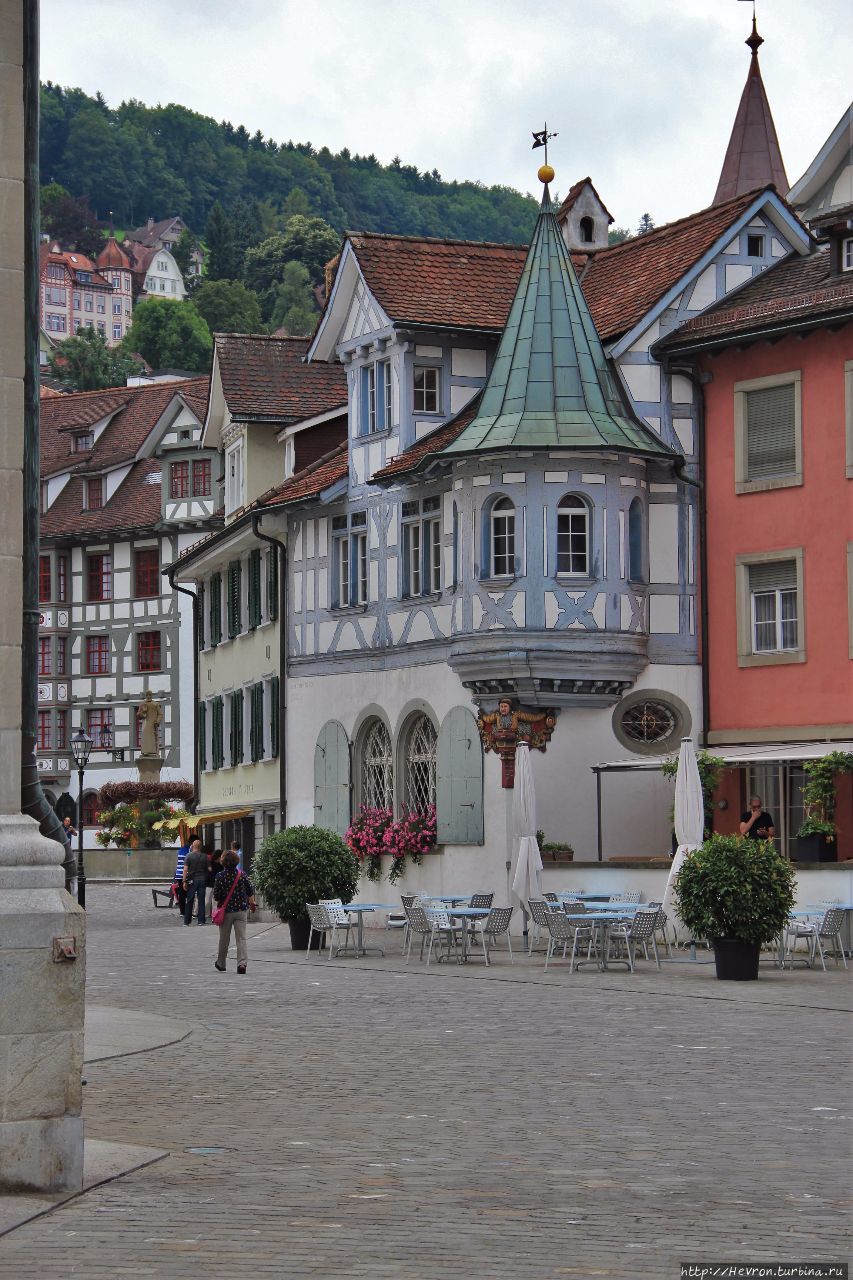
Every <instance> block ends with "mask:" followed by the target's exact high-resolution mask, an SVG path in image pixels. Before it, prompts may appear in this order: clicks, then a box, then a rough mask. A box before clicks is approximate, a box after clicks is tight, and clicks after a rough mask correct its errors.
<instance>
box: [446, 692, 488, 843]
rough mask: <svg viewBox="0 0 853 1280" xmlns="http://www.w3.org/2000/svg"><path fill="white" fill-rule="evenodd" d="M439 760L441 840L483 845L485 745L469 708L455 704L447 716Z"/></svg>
mask: <svg viewBox="0 0 853 1280" xmlns="http://www.w3.org/2000/svg"><path fill="white" fill-rule="evenodd" d="M437 761H438V781H437V798H436V812H437V821H438V837H437V838H438V843H439V844H482V843H483V748H482V746H481V744H480V732H479V730H478V728H477V721H476V720H475V718H474V716H473V715H472V714H471V712H470V711H469V710H468V708H467V707H454V708H453V710H452V711H449V712H448V713H447V715H446V716H445V717H444V720H443V721H442V724H441V729H440V731H439V735H438V753H437Z"/></svg>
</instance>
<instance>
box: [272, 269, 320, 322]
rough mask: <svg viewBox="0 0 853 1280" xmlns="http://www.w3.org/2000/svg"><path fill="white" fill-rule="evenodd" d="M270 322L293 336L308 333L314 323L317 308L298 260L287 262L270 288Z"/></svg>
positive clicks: (306, 274) (307, 279)
mask: <svg viewBox="0 0 853 1280" xmlns="http://www.w3.org/2000/svg"><path fill="white" fill-rule="evenodd" d="M270 323H271V325H272V327H273V329H284V330H285V331H286V332H287V333H289V334H293V335H294V336H297V335H298V336H301V335H302V334H308V333H311V332H312V331H313V329H314V326H315V325H316V323H317V307H316V304H315V301H314V294H313V291H312V289H311V281H310V279H309V276H308V272H307V271H306V269H305V267H303V265H302V263H301V262H287V263H285V265H284V269H283V271H282V280H281V284H279V285H278V286H277V287H276V288H275V289H274V290H273V299H272V311H271V315H270Z"/></svg>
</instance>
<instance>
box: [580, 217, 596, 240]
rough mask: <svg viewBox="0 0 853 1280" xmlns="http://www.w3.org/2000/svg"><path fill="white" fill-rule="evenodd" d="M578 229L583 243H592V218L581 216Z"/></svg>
mask: <svg viewBox="0 0 853 1280" xmlns="http://www.w3.org/2000/svg"><path fill="white" fill-rule="evenodd" d="M580 229H581V240H583V242H584V244H592V242H593V240H594V239H595V223H594V222H593V220H592V218H581V221H580Z"/></svg>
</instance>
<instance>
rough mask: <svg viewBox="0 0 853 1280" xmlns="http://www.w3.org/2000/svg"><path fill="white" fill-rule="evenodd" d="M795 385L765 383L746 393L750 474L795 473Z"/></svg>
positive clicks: (750, 476)
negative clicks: (758, 389) (767, 385)
mask: <svg viewBox="0 0 853 1280" xmlns="http://www.w3.org/2000/svg"><path fill="white" fill-rule="evenodd" d="M794 396H795V387H794V384H793V383H792V382H789V383H787V384H786V385H785V386H782V387H763V388H762V389H761V390H760V391H747V393H746V477H747V479H748V480H763V479H764V478H765V476H783V475H791V474H793V472H795V471H796V469H797V447H796V429H795V416H794Z"/></svg>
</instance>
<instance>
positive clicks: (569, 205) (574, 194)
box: [557, 178, 613, 222]
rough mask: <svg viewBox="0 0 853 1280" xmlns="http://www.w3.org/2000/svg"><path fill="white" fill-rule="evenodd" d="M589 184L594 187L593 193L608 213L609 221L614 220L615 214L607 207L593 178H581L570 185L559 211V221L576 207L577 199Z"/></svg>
mask: <svg viewBox="0 0 853 1280" xmlns="http://www.w3.org/2000/svg"><path fill="white" fill-rule="evenodd" d="M587 184H588V185H589V186H590V187H592V191H593V195H594V196H595V198H596V200H597V201H598V203H599V204H600V205H601V207H602V209H603V210H604V212H605V213H606V214H607V220H608V222H612V221H613V214H612V213H611V212H610V210H609V209H608V208H607V206H606V205H605V203H604V201H603V200H602V198H601V196H600V195H599V194H598V192H597V191H596V189H595V186H594V184H593V181H592V178H581V180H580V182H575V183H574V184H573V185H572V186H571V187H569V190H568V192H567V194H566V198H565V200H564V201H563V203H562V204H561V205H560V208H559V209H558V211H557V221H558V222H562V221H563V219H564V218H565V216H566V214H567V213H568V212H569V210H570V209H573V208H574V206H575V201H576V200H577V198H578V196H579V195H580V193H581V192H582V191H583V189H584V187H585V186H587Z"/></svg>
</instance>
